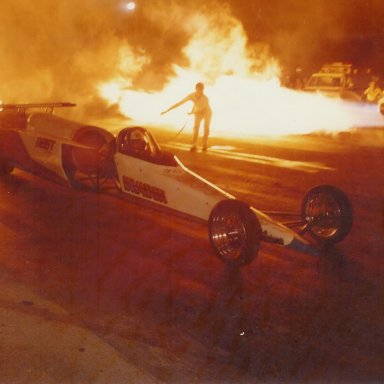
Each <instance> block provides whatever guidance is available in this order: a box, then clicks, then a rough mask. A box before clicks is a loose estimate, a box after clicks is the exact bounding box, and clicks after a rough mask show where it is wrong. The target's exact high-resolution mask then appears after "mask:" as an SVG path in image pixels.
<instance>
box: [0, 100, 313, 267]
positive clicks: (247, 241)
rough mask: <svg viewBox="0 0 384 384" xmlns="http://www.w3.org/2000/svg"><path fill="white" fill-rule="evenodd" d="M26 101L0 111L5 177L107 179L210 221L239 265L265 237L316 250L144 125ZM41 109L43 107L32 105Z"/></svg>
mask: <svg viewBox="0 0 384 384" xmlns="http://www.w3.org/2000/svg"><path fill="white" fill-rule="evenodd" d="M28 106H30V105H22V107H20V105H11V106H8V107H9V109H7V108H5V109H3V112H1V113H3V115H4V111H5V112H6V114H5V115H4V116H3V117H1V116H0V174H1V175H3V176H4V175H5V174H7V173H9V171H10V170H11V169H12V168H13V167H18V168H21V169H24V170H27V171H29V172H31V173H34V174H38V175H40V176H44V177H46V178H49V179H52V180H54V181H56V182H60V183H62V184H67V185H69V186H71V187H75V188H81V189H85V190H87V189H92V190H100V191H103V186H104V185H105V183H109V185H110V184H111V183H112V184H113V186H114V187H115V188H117V190H118V194H120V195H121V196H126V197H129V196H131V197H134V198H135V200H136V199H137V198H139V199H140V200H143V201H146V202H149V203H150V204H155V205H156V206H157V207H162V208H166V209H170V210H171V211H173V212H177V213H181V214H183V215H187V216H188V217H193V218H196V219H198V220H202V221H205V222H208V223H209V237H210V241H211V244H212V246H213V248H214V249H215V251H216V253H217V254H218V256H219V257H220V258H222V259H223V260H224V261H229V262H231V263H233V264H239V265H245V264H247V263H249V262H250V261H251V260H252V259H253V257H254V256H255V255H256V254H257V251H258V247H259V242H260V240H265V241H268V242H271V243H276V244H280V245H283V246H290V247H293V248H296V249H299V250H301V251H307V252H311V251H313V250H314V249H315V248H314V247H312V246H311V245H310V243H309V242H307V241H306V240H305V239H304V238H303V237H302V236H300V235H298V234H297V233H296V232H294V231H293V230H292V229H290V228H288V227H287V226H285V225H283V224H280V223H279V222H277V221H275V220H273V219H272V218H271V217H269V216H268V215H266V214H264V213H262V212H260V211H258V210H257V209H255V208H253V207H250V206H248V205H247V204H245V203H242V202H239V201H238V200H236V199H235V197H234V196H232V195H231V194H229V193H227V192H225V191H224V190H222V189H221V188H219V187H218V186H216V185H214V184H212V183H210V182H209V181H207V180H205V179H204V178H202V177H201V176H199V175H197V174H196V173H194V172H193V171H191V170H190V169H188V168H187V167H186V166H184V165H183V164H182V162H181V161H180V160H179V159H178V158H177V157H176V156H174V155H172V154H170V153H168V152H166V151H163V150H161V149H160V147H159V146H158V144H157V142H156V141H155V139H154V138H153V136H152V135H151V134H150V133H149V132H148V130H146V129H145V128H143V127H129V128H124V129H122V130H121V131H120V132H119V133H118V134H117V135H113V134H112V133H110V132H108V131H107V130H105V129H103V128H99V127H95V126H90V125H84V124H80V123H77V122H74V121H70V120H67V119H63V118H61V117H57V116H55V115H53V114H51V113H46V112H45V113H41V112H40V113H32V114H26V113H25V110H24V107H25V108H26V107H28ZM38 106H40V107H41V106H42V105H40V104H37V105H33V107H38ZM43 106H46V107H47V106H48V107H50V108H52V109H53V107H60V106H72V105H70V104H69V103H61V104H60V103H50V104H43ZM5 107H7V106H5ZM1 113H0V115H1Z"/></svg>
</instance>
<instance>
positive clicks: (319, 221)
mask: <svg viewBox="0 0 384 384" xmlns="http://www.w3.org/2000/svg"><path fill="white" fill-rule="evenodd" d="M305 217H306V221H307V222H308V223H309V224H310V227H311V231H312V232H313V233H314V234H316V235H317V236H319V237H321V238H324V239H327V238H332V237H333V236H335V234H336V233H337V232H338V230H339V228H340V225H341V219H342V218H341V208H340V206H339V204H338V202H337V201H336V200H335V199H334V198H332V197H331V196H329V195H328V194H326V193H320V194H318V195H316V196H313V197H312V198H310V199H309V200H308V203H307V206H306V212H305Z"/></svg>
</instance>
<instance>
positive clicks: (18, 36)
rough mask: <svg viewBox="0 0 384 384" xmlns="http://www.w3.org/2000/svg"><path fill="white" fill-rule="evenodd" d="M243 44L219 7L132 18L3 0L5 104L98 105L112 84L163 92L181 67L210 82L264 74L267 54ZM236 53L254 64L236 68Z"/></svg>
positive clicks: (150, 6) (120, 6)
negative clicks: (100, 89) (236, 74)
mask: <svg viewBox="0 0 384 384" xmlns="http://www.w3.org/2000/svg"><path fill="white" fill-rule="evenodd" d="M207 36H211V38H210V39H208V40H207V38H206V37H207ZM239 36H240V37H241V38H240V39H239ZM244 41H245V39H244V30H243V28H242V25H241V23H240V22H239V21H238V20H237V19H235V18H234V17H233V16H232V15H231V12H230V9H229V7H227V6H223V5H222V4H220V3H219V2H216V1H211V2H203V1H189V0H186V1H175V0H170V1H163V0H153V1H147V2H145V1H142V2H141V3H140V2H139V3H138V6H137V8H136V10H135V11H134V12H128V10H127V9H126V8H125V7H124V2H122V1H119V0H116V1H109V0H82V1H80V2H79V1H77V0H66V1H51V0H36V1H30V0H18V1H14V0H2V2H1V4H0V47H1V49H2V50H1V52H2V55H1V57H0V81H1V82H0V100H2V101H3V102H7V103H11V102H33V101H36V102H37V101H48V100H50V101H51V100H68V101H73V102H76V103H78V104H79V105H86V104H95V105H98V107H100V106H101V104H103V103H101V102H100V99H99V98H98V92H97V89H98V86H99V85H100V84H102V83H106V82H108V81H112V80H113V81H118V82H120V84H121V87H122V88H124V87H125V88H127V89H135V90H146V91H159V90H161V89H162V87H163V86H164V85H165V84H166V83H167V82H168V81H169V80H170V79H171V78H172V76H174V75H175V73H176V71H177V68H180V67H181V68H191V69H193V70H194V71H196V72H200V73H202V74H203V75H204V76H205V77H206V78H210V79H211V80H212V81H214V77H215V76H217V74H220V73H227V74H228V73H231V72H245V71H249V70H250V69H251V68H253V69H255V68H257V69H258V70H261V69H262V68H263V67H264V66H265V65H266V63H267V62H268V60H269V52H267V50H266V49H265V47H264V45H262V46H261V45H260V44H259V45H257V46H255V47H254V49H253V50H252V51H248V50H249V47H246V46H245V45H244ZM191 42H192V43H191ZM207 42H208V45H207ZM236 50H237V51H238V56H239V57H244V56H245V55H248V58H249V61H248V62H246V63H245V64H244V63H243V62H242V61H239V62H236V60H234V59H233V58H234V57H236V54H237V51H236ZM229 51H230V53H231V54H230V55H226V54H225V52H229ZM246 51H248V52H246ZM250 52H253V53H250ZM191 56H194V57H195V59H194V60H193V62H192V61H191ZM241 66H242V67H241ZM252 66H253V67H252Z"/></svg>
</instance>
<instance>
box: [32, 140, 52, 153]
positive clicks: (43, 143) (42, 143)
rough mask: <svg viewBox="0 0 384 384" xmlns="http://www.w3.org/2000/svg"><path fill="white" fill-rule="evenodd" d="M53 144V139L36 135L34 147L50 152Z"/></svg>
mask: <svg viewBox="0 0 384 384" xmlns="http://www.w3.org/2000/svg"><path fill="white" fill-rule="evenodd" d="M54 144H55V140H51V139H47V138H45V137H38V138H37V139H36V143H35V147H36V148H40V149H44V150H45V151H48V152H51V151H52V148H53V146H54Z"/></svg>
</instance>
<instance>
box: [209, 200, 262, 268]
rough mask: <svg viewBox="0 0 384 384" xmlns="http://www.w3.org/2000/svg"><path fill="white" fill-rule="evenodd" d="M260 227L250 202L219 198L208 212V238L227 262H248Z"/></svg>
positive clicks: (237, 265)
mask: <svg viewBox="0 0 384 384" xmlns="http://www.w3.org/2000/svg"><path fill="white" fill-rule="evenodd" d="M261 236H262V230H261V226H260V223H259V220H258V218H257V217H256V215H255V214H254V213H253V212H252V211H251V209H250V208H249V206H248V205H247V204H245V203H243V202H241V201H238V200H223V201H221V202H219V203H218V204H217V205H216V206H215V207H214V208H213V209H212V212H211V214H210V216H209V240H210V243H211V245H212V247H213V249H214V250H215V252H216V254H217V256H218V257H219V258H220V259H221V260H222V261H224V262H225V263H226V264H228V265H230V266H235V267H240V266H244V265H247V264H250V263H251V262H252V260H253V259H254V258H255V257H256V256H257V253H258V251H259V247H260V240H261Z"/></svg>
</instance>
